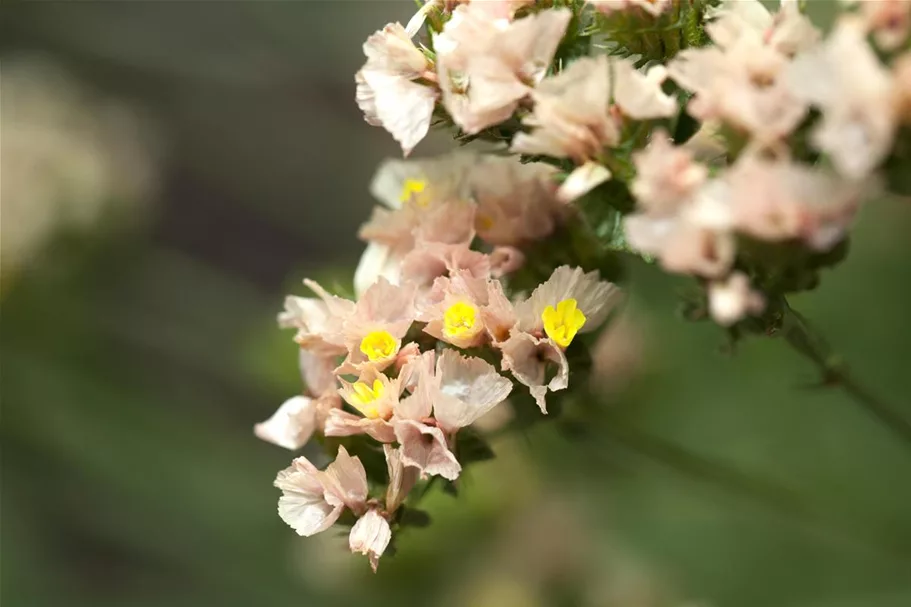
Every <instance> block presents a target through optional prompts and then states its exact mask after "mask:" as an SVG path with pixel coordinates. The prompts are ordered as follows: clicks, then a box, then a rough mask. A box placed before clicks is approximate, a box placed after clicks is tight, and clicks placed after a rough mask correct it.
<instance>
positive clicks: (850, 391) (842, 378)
mask: <svg viewBox="0 0 911 607" xmlns="http://www.w3.org/2000/svg"><path fill="white" fill-rule="evenodd" d="M781 303H782V322H781V328H780V332H781V333H782V335H783V337H784V338H785V341H787V342H788V344H789V345H790V346H791V347H792V348H794V350H796V351H797V352H798V353H799V354H801V355H803V356H804V357H806V358H808V359H809V360H810V361H812V362H813V363H814V364H815V365H816V366H817V367H818V368H819V371H820V373H821V374H822V379H823V384H824V385H827V386H838V387H840V388H841V389H842V390H844V391H845V394H847V395H848V396H849V397H851V400H852V401H854V402H855V403H856V404H857V405H859V406H860V407H861V408H862V409H863V410H864V411H865V412H867V413H868V414H870V415H872V416H873V417H874V418H875V419H876V420H877V421H878V422H880V423H881V424H883V425H884V426H885V427H886V428H888V429H889V430H890V431H891V432H893V433H894V434H895V435H896V436H897V437H898V438H899V439H900V440H902V441H903V442H904V443H905V444H906V445H907V446H908V447H909V448H911V422H909V421H908V420H907V419H905V418H904V416H902V415H901V414H900V413H898V412H897V411H895V410H894V409H893V408H892V407H891V406H889V405H888V404H886V403H885V402H883V401H882V400H880V399H879V398H878V397H876V396H875V395H874V394H873V393H871V392H870V391H869V390H868V389H866V388H865V387H863V386H862V385H861V384H860V383H858V381H857V380H856V379H855V378H854V377H853V376H852V375H851V373H850V371H849V370H848V368H847V366H846V365H845V363H844V361H842V360H841V359H840V358H839V357H838V355H836V354H835V353H834V352H833V350H832V347H831V346H830V345H829V343H828V342H827V341H826V340H825V338H824V337H823V336H822V335H821V334H820V333H819V332H818V331H816V330H815V329H814V328H813V327H812V326H811V325H810V323H809V322H808V321H807V319H806V318H804V317H803V315H801V314H800V313H799V312H797V310H795V309H794V308H792V307H791V306H790V305H789V304H788V302H787V300H786V299H784V298H782V301H781Z"/></svg>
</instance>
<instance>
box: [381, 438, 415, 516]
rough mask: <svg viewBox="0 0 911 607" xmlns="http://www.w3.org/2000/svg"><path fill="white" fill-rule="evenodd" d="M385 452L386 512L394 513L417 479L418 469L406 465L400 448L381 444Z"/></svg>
mask: <svg viewBox="0 0 911 607" xmlns="http://www.w3.org/2000/svg"><path fill="white" fill-rule="evenodd" d="M383 452H384V453H385V454H386V469H387V471H388V472H389V485H388V486H387V488H386V512H387V513H388V514H390V515H391V514H392V513H394V512H395V511H396V510H398V507H399V506H401V505H402V502H404V501H405V498H406V497H407V496H408V492H409V491H411V489H412V487H414V484H415V482H417V480H418V469H417V468H415V467H413V466H406V465H405V462H404V461H403V459H402V450H401V448H398V449H397V448H394V447H393V446H392V445H383Z"/></svg>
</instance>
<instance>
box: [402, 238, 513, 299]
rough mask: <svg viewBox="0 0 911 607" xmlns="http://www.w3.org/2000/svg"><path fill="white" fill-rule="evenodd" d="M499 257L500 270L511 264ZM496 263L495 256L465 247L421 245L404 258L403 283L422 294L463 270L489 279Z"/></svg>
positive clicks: (435, 244) (434, 243) (458, 245)
mask: <svg viewBox="0 0 911 607" xmlns="http://www.w3.org/2000/svg"><path fill="white" fill-rule="evenodd" d="M500 257H502V254H501V256H500ZM500 257H498V258H497V264H498V268H499V267H500V266H502V265H503V264H506V263H509V261H511V260H509V261H507V260H503V259H500ZM493 263H494V257H493V255H491V256H487V255H485V254H484V253H481V252H480V251H474V250H472V249H470V248H468V246H467V245H465V244H455V245H450V244H442V243H436V242H428V243H422V244H421V246H420V247H418V248H416V249H414V250H412V251H411V252H410V253H408V254H407V255H405V257H404V258H403V259H402V262H401V281H402V283H404V284H413V285H415V286H416V287H417V288H418V289H419V291H426V290H428V289H430V287H432V286H433V283H434V281H435V280H436V279H437V278H440V277H441V276H453V275H455V274H458V273H459V272H462V271H465V272H467V273H468V274H469V275H470V276H472V277H474V278H479V279H484V278H487V277H488V276H490V275H491V273H492V271H493V270H492V266H493Z"/></svg>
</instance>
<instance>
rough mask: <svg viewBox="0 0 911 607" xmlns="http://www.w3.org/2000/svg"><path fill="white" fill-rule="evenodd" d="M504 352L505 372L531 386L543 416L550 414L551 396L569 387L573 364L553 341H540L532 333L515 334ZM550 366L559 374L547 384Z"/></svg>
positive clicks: (507, 342)
mask: <svg viewBox="0 0 911 607" xmlns="http://www.w3.org/2000/svg"><path fill="white" fill-rule="evenodd" d="M501 349H502V352H503V370H504V371H510V372H512V375H513V377H515V378H516V380H518V381H519V383H521V384H524V385H525V386H527V387H528V390H529V392H530V393H531V395H532V396H533V397H534V399H535V402H536V403H537V404H538V407H540V408H541V412H542V413H547V402H546V399H545V396H546V395H547V392H548V391H550V392H556V391H557V390H563V389H565V388H566V387H567V386H568V385H569V363H568V362H567V361H566V355H565V354H563V350H562V349H561V348H560V347H559V346H557V344H555V343H554V342H553V341H551V340H550V339H538V338H537V337H535V336H533V335H529V334H528V333H515V334H513V336H512V337H510V338H509V339H508V340H507V341H506V342H504V343H503V344H502V346H501ZM548 363H552V364H554V365H556V369H557V374H556V375H555V376H554V377H553V378H552V379H551V380H550V381H549V382H546V379H547V366H548ZM545 382H546V383H545Z"/></svg>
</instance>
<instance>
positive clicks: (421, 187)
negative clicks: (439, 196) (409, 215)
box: [399, 178, 430, 207]
mask: <svg viewBox="0 0 911 607" xmlns="http://www.w3.org/2000/svg"><path fill="white" fill-rule="evenodd" d="M399 200H400V201H401V202H402V203H406V202H413V203H414V204H416V205H418V206H419V207H426V206H427V205H428V204H430V191H429V190H428V189H427V182H426V181H425V180H423V179H410V178H409V179H406V180H405V182H404V183H403V184H402V193H401V194H400V195H399Z"/></svg>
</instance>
